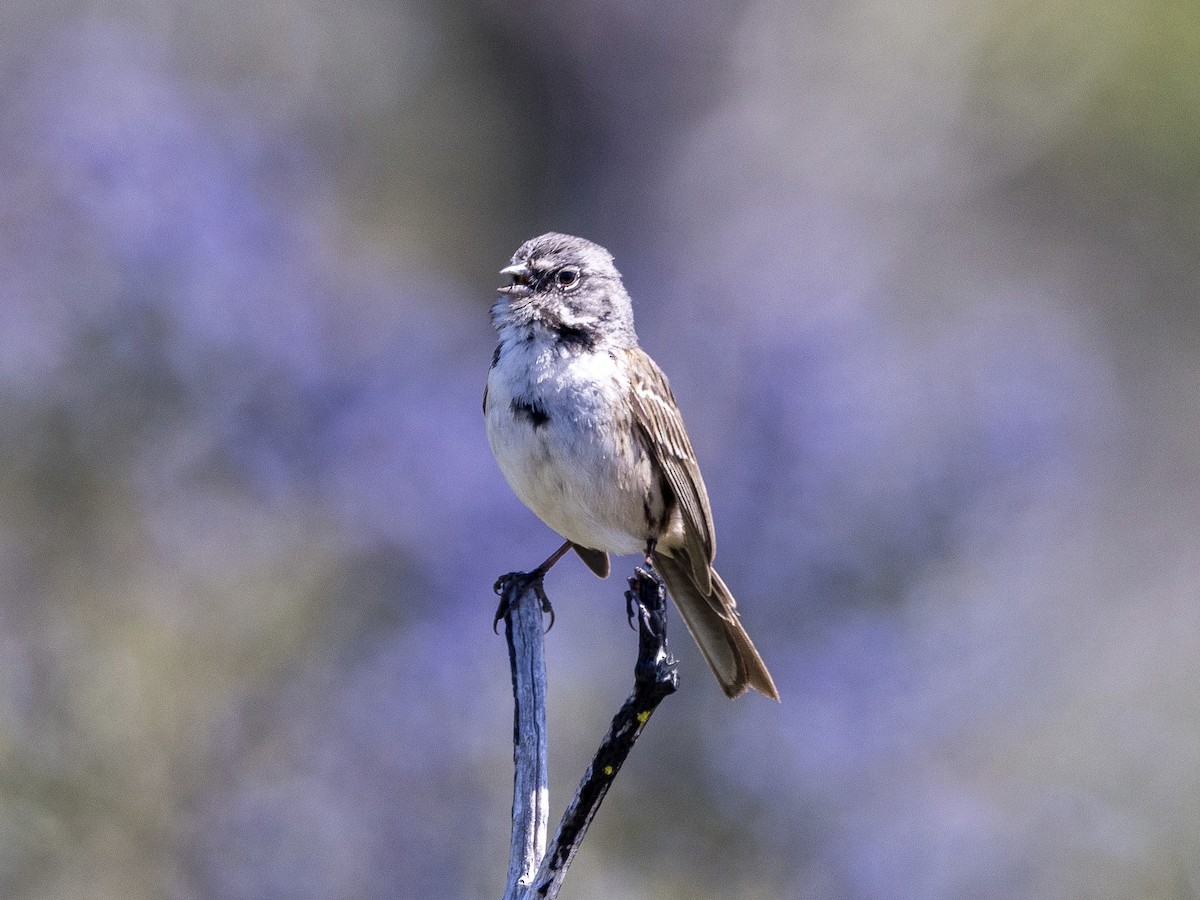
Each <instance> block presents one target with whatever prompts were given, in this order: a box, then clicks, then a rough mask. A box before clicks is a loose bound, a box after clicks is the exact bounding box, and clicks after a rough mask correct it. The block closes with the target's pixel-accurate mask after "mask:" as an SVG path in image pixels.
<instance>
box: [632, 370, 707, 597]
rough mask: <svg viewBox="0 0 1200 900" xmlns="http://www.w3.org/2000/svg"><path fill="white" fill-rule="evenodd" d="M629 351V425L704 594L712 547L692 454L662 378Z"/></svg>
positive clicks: (703, 493)
mask: <svg viewBox="0 0 1200 900" xmlns="http://www.w3.org/2000/svg"><path fill="white" fill-rule="evenodd" d="M628 353H629V356H630V359H629V362H630V366H629V370H630V372H631V373H632V375H631V378H630V380H631V382H632V388H633V390H632V395H633V412H634V422H635V424H636V426H637V430H638V432H639V434H640V435H641V438H642V442H643V445H644V446H645V448H646V451H647V452H648V453H649V454H650V458H651V459H652V460H653V461H654V462H655V463H656V464H657V466H658V468H659V470H660V471H661V472H662V473H663V475H664V476H665V477H666V479H667V484H668V485H670V488H671V491H672V492H673V493H674V495H675V501H676V503H678V505H679V511H680V514H681V515H682V516H683V535H684V546H685V547H686V549H687V554H686V555H687V558H688V559H689V560H690V561H691V563H692V572H693V575H694V576H695V582H696V584H697V585H698V586H700V587H701V590H702V592H704V593H707V592H709V591H710V590H711V589H712V576H711V574H710V572H709V567H710V564H711V563H712V560H713V557H714V556H715V555H716V552H717V548H716V536H715V531H714V529H713V522H712V511H711V510H710V509H709V505H708V491H706V490H705V488H704V479H703V478H702V477H701V476H700V467H699V466H698V465H697V463H696V454H695V452H694V451H693V450H692V442H691V440H689V439H688V435H687V430H686V429H685V428H684V427H683V417H682V416H681V415H680V413H679V407H678V406H677V405H676V404H675V395H674V394H672V393H671V386H670V384H669V383H668V382H667V376H666V375H664V374H663V371H662V369H660V368H659V367H658V364H657V363H655V362H654V360H652V359H651V358H650V356H649V355H648V354H647V353H646V351H644V350H642V349H641V348H640V347H634V348H633V349H631V350H629V351H628Z"/></svg>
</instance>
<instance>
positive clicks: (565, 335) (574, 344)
mask: <svg viewBox="0 0 1200 900" xmlns="http://www.w3.org/2000/svg"><path fill="white" fill-rule="evenodd" d="M554 332H555V334H556V335H557V336H558V340H559V341H560V342H562V344H563V345H564V346H565V347H567V349H569V350H571V351H573V352H575V353H590V352H591V351H592V350H595V349H596V332H595V329H591V328H582V327H580V326H578V325H564V324H563V323H562V322H559V323H558V324H557V325H555V327H554Z"/></svg>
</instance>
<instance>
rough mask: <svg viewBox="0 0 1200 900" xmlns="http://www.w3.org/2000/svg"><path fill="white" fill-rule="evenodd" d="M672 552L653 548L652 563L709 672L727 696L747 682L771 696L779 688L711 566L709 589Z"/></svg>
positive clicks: (742, 689) (744, 688)
mask: <svg viewBox="0 0 1200 900" xmlns="http://www.w3.org/2000/svg"><path fill="white" fill-rule="evenodd" d="M674 553H675V555H674V556H666V555H665V554H663V553H657V552H656V553H655V554H654V565H655V567H656V568H657V569H658V571H659V572H660V573H661V574H662V576H663V580H664V581H666V583H667V591H668V592H670V594H671V598H672V599H673V600H674V601H675V606H676V607H677V608H678V609H679V613H680V615H681V616H682V617H683V621H684V624H685V625H687V627H688V631H690V632H691V634H692V638H693V639H694V640H695V641H696V645H697V646H698V647H699V648H700V652H701V653H703V654H704V658H705V660H707V662H708V665H709V667H710V668H711V669H712V670H713V674H714V675H716V676H717V681H718V682H720V684H721V689H722V690H723V691H725V694H726V696H728V697H731V698H732V697H738V696H740V695H741V694H744V693H745V692H746V691H747V690H749V689H750V688H753V689H754V690H756V691H758V692H759V693H760V694H765V695H766V696H768V697H770V698H771V699H772V700H778V699H779V691H778V690H777V689H776V688H775V682H774V680H773V679H772V678H771V673H770V672H768V671H767V667H766V665H765V664H764V663H763V661H762V657H760V656H759V655H758V651H757V650H755V649H754V643H753V642H752V641H751V640H750V635H748V634H746V629H745V628H743V627H742V623H741V622H740V621H739V619H738V614H737V608H736V607H737V601H736V600H734V598H733V594H731V593H730V592H729V588H727V587H726V586H725V582H724V581H722V580H721V576H720V575H718V574H717V570H716V569H712V568H710V569H709V574H710V576H711V578H712V590H710V591H708V592H704V591H703V590H701V588H700V587H699V586H698V585H697V584H696V583H695V581H694V579H693V575H692V566H691V565H690V564H689V561H688V560H687V559H686V558H681V557H682V556H684V555H685V554H684V553H683V551H680V550H676V551H674Z"/></svg>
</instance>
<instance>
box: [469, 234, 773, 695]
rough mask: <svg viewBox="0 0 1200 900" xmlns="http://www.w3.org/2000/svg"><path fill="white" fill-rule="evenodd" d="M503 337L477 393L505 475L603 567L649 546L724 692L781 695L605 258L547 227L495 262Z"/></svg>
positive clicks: (585, 556) (596, 567)
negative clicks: (724, 568) (722, 560)
mask: <svg viewBox="0 0 1200 900" xmlns="http://www.w3.org/2000/svg"><path fill="white" fill-rule="evenodd" d="M500 274H501V275H504V276H507V277H508V278H509V279H510V283H508V284H506V285H504V286H502V287H500V288H499V289H498V293H499V297H498V298H497V300H496V302H495V303H494V304H493V306H492V308H491V321H492V326H493V328H495V330H496V332H497V334H498V337H499V341H498V343H497V345H496V350H495V353H494V354H493V355H492V364H491V368H490V369H489V371H488V376H487V385H486V387H485V388H484V394H483V414H484V420H485V423H486V429H487V437H488V442H489V444H490V445H491V449H492V453H493V455H494V456H495V457H496V462H497V464H498V465H499V467H500V471H501V472H502V473H503V475H504V477H505V479H506V480H507V481H508V484H509V485H510V487H511V488H512V490H513V492H514V493H515V494H516V495H517V497H518V498H520V500H521V501H522V502H523V503H524V504H525V505H526V506H527V507H529V509H530V510H532V511H533V512H534V513H535V514H536V515H537V516H538V517H539V518H540V519H541V520H542V521H543V522H544V523H545V524H546V525H548V526H549V527H550V528H552V529H553V530H554V531H556V532H558V534H559V535H561V536H562V537H563V538H564V541H565V542H564V543H563V545H562V546H561V547H560V548H559V549H558V550H557V551H556V552H555V553H554V554H552V555H551V556H550V557H549V558H548V559H547V560H546V561H545V562H544V563H542V565H541V566H539V567H538V569H536V570H535V571H536V572H539V573H540V574H545V572H546V571H547V570H548V569H549V568H550V566H552V565H554V564H555V563H556V562H557V561H558V560H559V559H560V558H561V557H562V556H563V555H564V554H565V553H567V552H568V551H569V550H572V549H573V550H574V551H575V552H576V554H578V556H579V557H580V558H581V559H582V560H583V561H584V563H585V564H586V565H587V566H588V567H589V568H590V569H591V570H592V571H593V572H594V573H595V574H596V575H598V576H600V577H601V578H605V577H607V576H608V574H609V571H610V563H609V554H610V553H611V554H615V555H624V554H634V553H644V554H645V558H646V561H647V563H651V564H652V566H653V568H654V569H655V570H656V571H657V572H658V573H659V574H660V575H661V577H662V579H663V581H664V582H665V584H666V587H667V591H668V593H669V594H670V596H671V598H672V599H673V600H674V602H675V606H676V608H677V609H678V610H679V612H680V614H681V616H682V618H683V621H684V623H685V624H686V625H687V628H688V631H689V632H690V633H691V635H692V637H693V639H695V641H696V644H697V645H698V646H699V648H700V652H701V653H702V654H703V656H704V659H705V660H706V661H707V662H708V665H709V666H710V667H711V668H712V671H713V674H714V675H715V676H716V678H717V681H718V683H719V684H720V685H721V688H722V690H723V691H724V692H725V694H726V695H727V696H729V697H730V698H733V697H738V696H740V695H741V694H743V693H745V692H746V691H748V690H750V689H753V690H755V691H758V692H759V693H761V694H764V695H765V696H767V697H770V698H772V699H774V700H779V691H778V690H777V689H776V687H775V682H774V680H773V679H772V678H771V673H770V672H769V671H768V670H767V667H766V665H765V664H764V663H763V661H762V657H761V656H759V653H758V651H757V650H756V649H755V647H754V643H753V642H752V641H751V640H750V636H749V635H748V634H747V633H746V629H745V628H744V627H743V626H742V623H741V620H740V618H739V616H738V610H737V601H736V600H735V599H734V596H733V594H732V593H731V592H730V590H729V588H728V587H727V586H726V584H725V581H724V580H723V579H722V578H721V576H720V575H718V574H717V570H716V569H715V568H713V559H714V556H715V554H716V540H715V534H714V529H713V519H712V512H711V509H710V507H709V500H708V492H707V490H706V489H705V486H704V479H703V478H702V477H701V475H700V467H699V465H698V464H697V462H696V455H695V452H694V451H693V449H692V442H691V440H690V439H689V438H688V433H687V430H686V429H685V428H684V424H683V417H682V415H681V413H680V411H679V406H678V404H677V403H676V401H675V396H674V394H672V392H671V387H670V384H669V383H668V381H667V376H666V375H665V374H664V373H663V371H662V369H660V368H659V367H658V364H657V363H655V362H654V360H653V359H651V358H650V356H649V354H647V353H646V351H645V350H643V349H642V348H641V346H640V345H639V343H638V338H637V333H636V332H635V331H634V324H633V304H632V301H631V300H630V297H629V294H628V292H627V291H626V289H625V285H624V283H623V281H622V278H621V274H620V272H619V271H618V270H617V267H616V265H615V263H614V260H613V256H612V254H611V253H609V252H608V251H607V250H606V249H604V248H603V247H601V246H600V245H599V244H595V243H593V242H591V241H589V240H586V239H584V238H580V237H574V236H571V235H567V234H559V233H556V232H550V233H548V234H543V235H541V236H540V237H535V238H532V239H530V240H528V241H526V242H525V243H523V244H522V245H521V246H520V247H519V248H518V249H517V252H516V253H515V254H513V256H512V259H511V261H510V264H509V265H508V266H506V267H505V268H503V269H501V270H500Z"/></svg>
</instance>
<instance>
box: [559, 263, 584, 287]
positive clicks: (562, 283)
mask: <svg viewBox="0 0 1200 900" xmlns="http://www.w3.org/2000/svg"><path fill="white" fill-rule="evenodd" d="M554 280H555V281H557V282H558V286H559V287H560V288H563V289H564V290H566V289H569V288H573V287H575V285H577V284H579V270H578V269H576V268H575V267H574V266H564V267H563V268H561V269H559V270H558V274H557V275H555V276H554Z"/></svg>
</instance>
